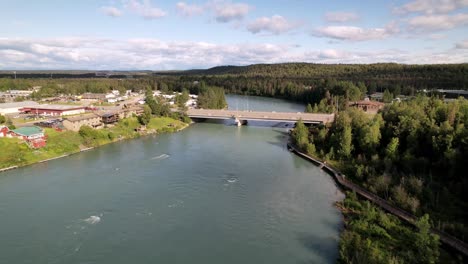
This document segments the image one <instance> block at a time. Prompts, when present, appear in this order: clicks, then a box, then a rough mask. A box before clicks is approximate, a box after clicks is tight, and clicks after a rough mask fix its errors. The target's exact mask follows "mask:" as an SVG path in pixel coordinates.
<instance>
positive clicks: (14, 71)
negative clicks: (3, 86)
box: [13, 71, 16, 80]
mask: <svg viewBox="0 0 468 264" xmlns="http://www.w3.org/2000/svg"><path fill="white" fill-rule="evenodd" d="M13 73H14V74H15V80H16V71H14V72H13Z"/></svg>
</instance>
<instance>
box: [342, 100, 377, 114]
mask: <svg viewBox="0 0 468 264" xmlns="http://www.w3.org/2000/svg"><path fill="white" fill-rule="evenodd" d="M349 106H351V107H356V108H359V109H362V110H363V111H364V112H368V113H377V111H379V110H380V109H382V108H383V107H384V106H385V104H384V103H381V102H376V101H371V100H369V98H366V99H364V100H361V101H355V102H350V103H349Z"/></svg>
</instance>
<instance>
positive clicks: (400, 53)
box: [0, 0, 468, 70]
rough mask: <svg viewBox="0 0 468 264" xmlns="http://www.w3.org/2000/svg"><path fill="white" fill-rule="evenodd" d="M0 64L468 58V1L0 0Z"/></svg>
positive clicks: (165, 66)
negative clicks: (183, 0) (184, 0)
mask: <svg viewBox="0 0 468 264" xmlns="http://www.w3.org/2000/svg"><path fill="white" fill-rule="evenodd" d="M0 6H1V9H0V25H1V26H0V70H35V69H37V70H40V69H53V70H73V69H76V70H78V69H80V70H184V69H195V68H197V69H198V68H210V67H214V66H219V65H249V64H256V63H280V62H311V63H381V62H396V63H405V64H438V63H467V62H468V0H390V1H381V0H361V1H353V0H342V1H340V0H328V1H318V0H288V1H287V0H277V1H274V0H270V1H268V0H250V1H247V0H246V1H229V0H193V1H186V2H182V1H167V0H166V1H162V0H79V1H64V0H41V1H31V0H9V1H8V0H0Z"/></svg>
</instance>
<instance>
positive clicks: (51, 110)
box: [19, 105, 86, 116]
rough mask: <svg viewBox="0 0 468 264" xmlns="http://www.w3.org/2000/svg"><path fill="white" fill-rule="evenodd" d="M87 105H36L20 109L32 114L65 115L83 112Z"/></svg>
mask: <svg viewBox="0 0 468 264" xmlns="http://www.w3.org/2000/svg"><path fill="white" fill-rule="evenodd" d="M85 109H86V107H84V106H76V105H75V106H74V105H36V106H28V107H23V108H21V109H19V110H20V111H21V112H24V113H26V114H31V115H43V116H64V115H77V114H83V113H84V112H85Z"/></svg>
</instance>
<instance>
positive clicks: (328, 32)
mask: <svg viewBox="0 0 468 264" xmlns="http://www.w3.org/2000/svg"><path fill="white" fill-rule="evenodd" d="M398 32H399V30H398V27H397V26H396V24H394V23H390V24H388V25H387V26H386V27H385V28H360V27H353V26H327V27H321V28H318V29H316V30H315V31H314V32H312V35H314V36H317V37H326V38H332V39H339V40H349V41H367V40H376V39H385V38H388V37H389V36H392V35H394V34H396V33H398Z"/></svg>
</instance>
